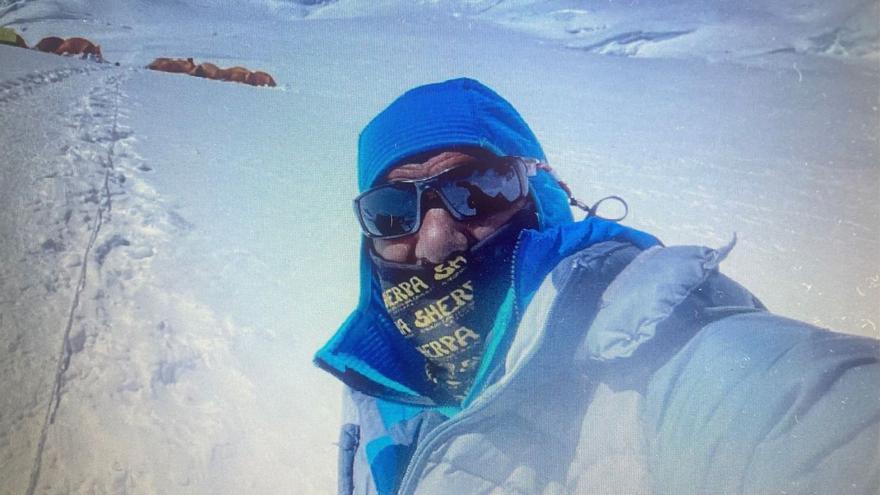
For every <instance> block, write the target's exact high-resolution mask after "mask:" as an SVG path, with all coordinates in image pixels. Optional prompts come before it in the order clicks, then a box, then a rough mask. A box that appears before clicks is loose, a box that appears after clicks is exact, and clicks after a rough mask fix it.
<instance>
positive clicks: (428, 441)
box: [397, 232, 523, 495]
mask: <svg viewBox="0 0 880 495" xmlns="http://www.w3.org/2000/svg"><path fill="white" fill-rule="evenodd" d="M522 236H523V232H520V233H519V235H518V236H517V237H516V243H515V244H514V247H513V256H512V257H511V267H510V287H511V290H512V291H513V298H514V299H513V316H514V318H515V320H514V321H517V322H519V320H520V314H519V312H520V308H519V307H518V305H517V303H516V299H517V298H516V285H515V284H516V270H517V263H516V261H517V256H518V255H519V249H520V244H521V242H522ZM508 383H509V382H508ZM506 388H507V387H503V388H502V389H500V390H496V392H495V393H494V394H492V396H491V397H484V398H483V399H482V400H479V401H478V402H479V404H478V405H476V406H475V405H474V403H471V406H470V407H468V408H467V409H464V410H462V411H461V412H459V413H458V415H457V416H455V417H453V418H451V419H449V420H448V421H446V422H445V423H441V424H440V425H439V426H437V427H436V428H435V429H434V430H433V431H431V432H430V433H428V434H427V435H426V436H425V438H424V439H423V440H422V441H421V442H420V444H419V445H418V446H417V447H416V450H415V452H414V453H413V455H412V457H411V458H410V462H409V464H408V465H407V467H406V471H405V473H404V475H403V479H402V480H401V482H400V488H399V489H398V491H397V493H398V495H405V494H408V493H412V492H413V490H414V489H415V486H413V487H410V485H414V484H415V483H416V482H417V481H418V480H413V479H412V477H413V476H414V473H415V472H416V471H417V469H416V468H417V467H419V468H420V467H421V465H422V464H423V463H424V460H423V458H424V457H426V456H427V453H430V452H432V451H433V450H432V449H430V447H431V446H432V445H433V444H435V443H437V442H438V439H441V438H443V437H444V434H445V433H447V432H449V431H451V430H452V429H453V428H455V427H456V426H458V425H459V424H461V423H463V422H465V421H467V420H468V419H471V418H473V417H474V416H476V415H477V414H479V413H480V412H482V411H483V410H484V409H486V408H487V407H488V406H489V405H490V404H492V402H493V399H494V397H496V396H498V395H499V394H500V393H501V392H503V391H504V390H505V389H506Z"/></svg>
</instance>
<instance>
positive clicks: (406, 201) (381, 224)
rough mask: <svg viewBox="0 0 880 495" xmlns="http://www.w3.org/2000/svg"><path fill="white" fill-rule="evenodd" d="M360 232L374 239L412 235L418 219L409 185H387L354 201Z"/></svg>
mask: <svg viewBox="0 0 880 495" xmlns="http://www.w3.org/2000/svg"><path fill="white" fill-rule="evenodd" d="M358 210H359V213H360V216H361V221H362V223H363V226H364V229H365V230H366V231H367V233H368V234H370V235H372V236H376V237H390V236H397V235H403V234H408V233H412V232H413V231H414V230H415V228H416V221H417V220H418V215H419V213H418V210H419V208H418V205H417V204H416V188H415V186H414V185H413V184H389V185H388V186H386V187H381V188H379V189H375V190H373V191H371V192H370V193H369V194H366V195H364V196H362V197H361V198H360V200H358Z"/></svg>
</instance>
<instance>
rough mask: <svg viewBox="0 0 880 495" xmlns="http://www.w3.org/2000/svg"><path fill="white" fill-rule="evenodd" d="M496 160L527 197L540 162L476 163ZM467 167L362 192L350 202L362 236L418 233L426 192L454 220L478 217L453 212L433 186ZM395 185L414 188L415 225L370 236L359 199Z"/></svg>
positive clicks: (514, 158)
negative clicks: (510, 171) (432, 194)
mask: <svg viewBox="0 0 880 495" xmlns="http://www.w3.org/2000/svg"><path fill="white" fill-rule="evenodd" d="M496 160H497V161H498V162H502V163H508V164H510V165H511V166H512V167H513V170H514V173H515V174H516V176H517V179H518V180H519V183H520V188H521V189H522V197H526V196H528V194H529V179H528V178H529V177H534V176H535V175H537V173H538V165H539V164H540V163H541V161H540V160H538V159H535V158H528V157H522V156H501V157H497V158H492V159H490V160H481V162H477V163H486V162H487V161H488V162H489V163H490V164H494V163H496ZM469 165H473V163H469V164H464V165H460V166H459V167H453V168H450V169H448V170H444V171H442V172H440V173H439V174H436V175H432V176H431V177H425V178H423V179H405V180H396V181H392V182H387V183H384V184H380V185H378V186H376V187H373V188H370V189H368V190H366V191H364V192H362V193H361V194H359V195H358V196H357V197H356V198H354V200H353V201H352V206H353V207H354V213H355V216H356V217H357V219H358V223H360V226H361V232H362V233H363V235H364V236H366V237H368V238H370V239H397V238H399V237H406V236H408V235H413V234H415V233H416V232H418V231H419V229H420V228H422V195H423V194H424V193H425V192H426V191H428V190H433V191H435V193H436V194H437V196H438V197H439V198H440V201H442V202H443V206H444V207H445V209H446V211H447V212H449V214H450V215H452V217H453V218H455V219H456V220H458V221H461V220H465V219H469V218H475V217H476V216H478V215H475V216H470V217H469V216H464V215H461V214H459V213H458V212H457V211H456V210H455V208H454V207H452V205H450V204H449V201H448V200H447V199H446V196H445V195H444V194H443V193H442V192H441V191H440V189H437V188H435V187H434V185H435V184H436V182H437V181H438V179H440V178H442V177H443V175H445V174H448V173H450V172H452V171H453V170H457V169H459V168H460V167H467V166H469ZM395 184H413V185H414V186H415V188H416V205H418V208H417V211H416V218H415V224H414V225H413V228H412V230H411V231H410V232H405V233H402V234H394V235H375V234H372V233H370V232H369V231H368V230H367V227H366V225H365V224H364V218H363V215H362V214H361V207H360V202H361V199H362V198H363V197H364V196H367V195H369V194H370V193H372V192H374V191H376V190H378V189H382V188H385V187H390V186H392V185H395Z"/></svg>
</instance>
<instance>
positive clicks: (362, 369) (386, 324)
mask: <svg viewBox="0 0 880 495" xmlns="http://www.w3.org/2000/svg"><path fill="white" fill-rule="evenodd" d="M456 147H478V148H482V149H484V150H487V151H489V152H491V153H494V154H495V155H498V156H525V157H531V158H537V159H540V160H545V157H544V151H543V150H542V149H541V145H540V144H539V143H538V140H537V138H536V137H535V135H534V133H532V131H531V129H529V127H528V125H527V124H526V122H525V121H524V120H523V119H522V117H521V116H520V115H519V113H518V112H517V111H516V110H515V109H514V108H513V106H511V105H510V103H508V102H507V101H506V100H505V99H504V98H502V97H501V96H499V95H498V94H497V93H495V92H494V91H492V90H491V89H489V88H487V87H486V86H484V85H483V84H481V83H479V82H478V81H475V80H473V79H454V80H451V81H446V82H442V83H436V84H429V85H425V86H419V87H417V88H414V89H412V90H410V91H408V92H406V93H404V94H403V95H402V96H400V97H399V98H398V99H396V100H395V101H394V102H392V103H391V105H389V106H388V108H386V109H385V110H383V111H382V112H381V113H380V114H379V115H377V116H376V117H375V118H374V119H373V120H372V121H371V122H370V123H369V124H367V126H366V127H365V128H364V130H363V132H362V133H361V135H360V139H359V142H358V186H359V188H360V190H361V191H365V190H367V189H369V188H370V187H372V186H373V185H374V184H375V183H376V182H377V181H378V180H379V179H381V178H382V177H384V175H385V174H387V172H388V171H389V170H390V169H391V168H392V167H394V166H395V165H397V164H399V163H400V161H401V160H403V159H405V158H407V157H410V156H413V155H417V154H421V153H424V152H428V151H433V150H441V149H450V148H456ZM529 186H530V195H531V197H532V200H533V202H534V204H535V207H536V210H537V214H538V224H539V226H538V230H537V231H528V232H526V235H523V236H522V238H521V245H520V247H519V250H518V252H519V253H520V254H519V256H522V253H526V258H525V259H526V262H527V264H528V265H529V266H530V267H532V269H531V270H527V271H524V274H523V276H522V277H520V279H519V280H516V281H515V284H514V290H515V291H516V294H515V297H516V299H517V302H518V303H520V304H523V306H521V307H524V305H525V304H527V303H528V299H529V298H530V296H531V294H532V293H533V292H534V290H535V289H537V287H538V285H540V282H541V280H543V278H544V277H545V276H546V275H547V274H548V273H550V271H551V270H552V269H553V267H554V266H555V265H556V263H558V261H560V260H561V259H563V258H564V257H566V256H568V255H570V254H573V253H574V252H576V250H577V249H583V248H585V247H586V246H588V245H590V244H593V243H595V242H601V241H604V240H609V239H613V238H624V239H626V240H629V241H631V242H634V243H635V244H637V245H639V246H640V247H648V246H650V245H653V244H655V243H656V240H655V239H654V238H653V237H651V236H649V235H647V234H643V233H641V232H638V231H634V230H631V229H628V228H626V227H623V226H621V225H618V224H616V223H613V222H607V221H603V220H600V219H596V218H590V219H587V220H585V221H583V222H577V223H573V218H572V214H571V208H570V206H569V199H568V196H567V194H566V193H565V191H564V190H563V189H562V188H561V187H560V186H559V183H558V182H557V181H556V180H555V179H554V178H553V177H552V176H551V175H550V174H549V173H548V172H546V171H544V170H538V172H537V174H536V175H534V176H532V177H529ZM368 249H369V240H367V239H366V238H363V239H362V242H361V259H360V298H359V301H358V306H357V308H355V310H354V311H353V312H352V313H351V315H350V316H349V317H348V319H347V320H346V321H345V322H344V323H343V324H342V326H341V327H340V328H339V330H338V331H337V332H336V334H335V335H334V336H333V337H332V338H331V339H330V341H329V342H328V343H327V344H326V345H324V347H323V348H322V349H321V350H320V351H318V353H317V355H316V356H315V363H316V364H317V365H318V366H320V367H321V368H323V369H325V370H327V371H329V372H330V373H332V374H334V375H336V376H337V377H339V378H340V379H341V380H342V381H343V382H345V383H346V384H347V385H349V386H350V387H352V388H353V389H355V390H358V391H360V392H363V393H366V394H369V395H373V396H377V397H380V398H384V399H388V400H392V401H397V402H403V403H408V404H414V405H426V406H433V405H436V404H434V402H433V401H432V400H431V399H430V398H428V397H427V393H428V388H427V383H425V382H424V379H423V376H424V373H423V370H424V357H423V356H421V355H420V354H419V353H418V352H417V351H416V350H415V349H413V348H412V347H411V346H408V345H406V344H405V343H404V342H403V340H402V339H400V338H399V333H398V332H397V330H396V329H395V328H394V326H393V324H392V323H391V321H390V320H389V318H388V316H387V313H386V310H385V306H384V305H383V303H382V299H381V291H380V289H379V285H378V281H377V280H376V279H375V277H374V276H373V270H372V266H371V263H370V258H369V254H368Z"/></svg>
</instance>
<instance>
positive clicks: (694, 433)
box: [644, 312, 880, 494]
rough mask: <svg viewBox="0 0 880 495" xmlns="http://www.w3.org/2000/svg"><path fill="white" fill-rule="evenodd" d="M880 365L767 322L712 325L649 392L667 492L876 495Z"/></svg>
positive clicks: (852, 344)
mask: <svg viewBox="0 0 880 495" xmlns="http://www.w3.org/2000/svg"><path fill="white" fill-rule="evenodd" d="M878 358H880V348H878V342H877V341H876V340H872V339H866V338H861V337H855V336H850V335H844V334H839V333H833V332H830V331H827V330H823V329H820V328H817V327H814V326H811V325H808V324H805V323H802V322H798V321H794V320H790V319H786V318H782V317H779V316H775V315H772V314H769V313H766V312H752V313H747V314H739V315H734V316H729V317H727V318H723V319H719V320H717V321H715V322H713V323H710V324H708V325H706V326H705V327H704V328H702V329H701V330H700V331H699V332H698V333H697V334H696V335H695V336H694V337H693V338H692V339H691V340H690V341H689V342H688V343H687V344H686V345H685V346H684V347H683V348H682V349H681V350H680V351H679V352H678V353H677V354H676V355H675V356H674V357H673V358H672V359H670V360H669V361H668V363H666V364H665V365H664V366H663V367H662V368H660V369H659V370H658V372H657V373H656V374H655V375H654V376H653V379H652V381H651V383H650V384H649V386H648V389H647V396H646V407H645V414H644V416H645V419H646V422H647V428H648V431H649V433H648V437H649V439H650V440H649V450H650V452H651V456H650V462H651V464H652V465H651V471H652V473H654V478H655V481H656V482H657V484H658V487H659V488H660V490H659V493H789V494H821V493H853V494H859V493H864V494H875V493H878V490H880V480H878V476H880V465H878V451H880V429H878V428H880V393H878V391H877V390H878V389H877V385H878V383H880V359H878Z"/></svg>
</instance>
